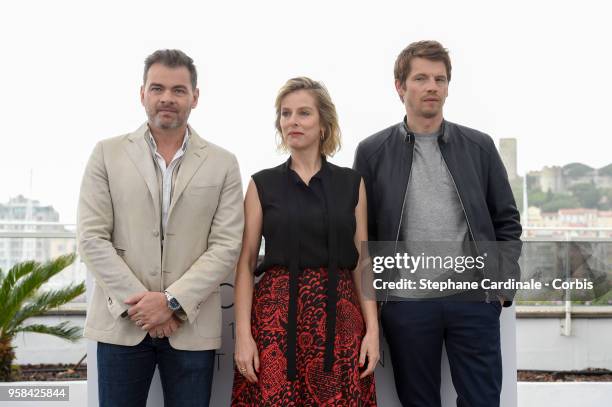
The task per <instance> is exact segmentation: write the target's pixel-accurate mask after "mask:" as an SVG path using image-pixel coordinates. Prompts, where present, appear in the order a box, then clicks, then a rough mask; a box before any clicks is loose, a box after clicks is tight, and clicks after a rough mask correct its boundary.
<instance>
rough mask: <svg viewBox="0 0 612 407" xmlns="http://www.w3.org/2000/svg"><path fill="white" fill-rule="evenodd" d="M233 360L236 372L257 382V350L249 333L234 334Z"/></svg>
mask: <svg viewBox="0 0 612 407" xmlns="http://www.w3.org/2000/svg"><path fill="white" fill-rule="evenodd" d="M234 361H235V362H236V367H237V368H238V372H240V374H241V375H243V376H244V377H245V378H246V379H247V380H248V381H249V382H250V383H257V375H256V373H259V352H257V344H255V339H253V335H251V334H250V333H248V334H244V335H240V334H237V335H236V351H235V354H234Z"/></svg>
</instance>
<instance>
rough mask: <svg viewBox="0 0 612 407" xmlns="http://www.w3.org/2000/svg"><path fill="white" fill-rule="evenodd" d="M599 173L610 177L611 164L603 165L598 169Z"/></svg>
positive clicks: (611, 171) (611, 175)
mask: <svg viewBox="0 0 612 407" xmlns="http://www.w3.org/2000/svg"><path fill="white" fill-rule="evenodd" d="M599 175H607V176H609V177H612V164H608V165H606V166H605V167H601V168H600V169H599Z"/></svg>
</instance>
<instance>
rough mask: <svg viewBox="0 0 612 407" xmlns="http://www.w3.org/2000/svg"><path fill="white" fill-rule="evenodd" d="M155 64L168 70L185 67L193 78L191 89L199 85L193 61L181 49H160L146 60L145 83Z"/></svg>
mask: <svg viewBox="0 0 612 407" xmlns="http://www.w3.org/2000/svg"><path fill="white" fill-rule="evenodd" d="M153 64H162V65H164V66H167V67H168V68H178V67H180V66H184V67H185V68H187V70H189V75H190V76H191V88H192V89H195V88H196V85H197V84H198V72H197V71H196V67H195V65H194V64H193V59H191V57H189V56H188V55H187V54H185V53H184V52H183V51H181V50H180V49H158V50H157V51H155V52H154V53H152V54H151V55H149V56H148V57H147V59H145V66H144V75H143V83H147V73H148V72H149V68H151V65H153Z"/></svg>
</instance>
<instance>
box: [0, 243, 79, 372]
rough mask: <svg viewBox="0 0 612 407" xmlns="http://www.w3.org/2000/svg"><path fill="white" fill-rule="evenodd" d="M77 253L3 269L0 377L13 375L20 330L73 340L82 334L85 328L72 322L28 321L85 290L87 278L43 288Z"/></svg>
mask: <svg viewBox="0 0 612 407" xmlns="http://www.w3.org/2000/svg"><path fill="white" fill-rule="evenodd" d="M75 257H76V255H75V254H68V255H64V256H60V257H58V258H56V259H53V260H50V261H48V262H46V263H42V264H41V263H38V262H35V261H26V262H22V263H19V264H16V265H15V266H13V267H12V268H11V269H10V270H9V271H8V272H6V273H5V272H3V271H2V270H0V381H2V380H7V379H8V378H9V377H8V376H7V375H9V374H10V372H11V369H10V365H11V363H12V361H13V359H14V352H13V350H12V349H13V348H12V346H11V341H12V340H13V338H14V337H15V335H16V334H17V333H18V332H36V333H43V334H48V335H53V336H56V337H58V338H62V339H66V340H69V341H76V340H78V339H80V338H81V328H79V327H73V326H70V325H69V324H68V322H61V323H59V324H57V325H53V326H48V325H43V324H30V325H26V321H27V320H28V319H29V318H32V317H35V316H39V315H42V314H44V313H45V312H47V311H49V310H50V309H52V308H56V307H58V306H60V305H63V304H66V303H68V302H70V301H72V300H73V299H75V298H76V297H78V296H79V295H81V294H83V293H84V292H85V283H84V282H81V283H80V284H70V285H68V286H66V287H63V288H61V289H59V290H46V291H42V290H40V288H41V287H42V285H43V284H45V283H46V282H47V281H49V279H50V278H51V277H53V276H55V275H57V274H58V273H60V272H61V271H62V270H64V269H65V268H66V267H68V266H69V265H71V264H72V263H74V260H75ZM7 364H8V365H7ZM7 372H8V373H7Z"/></svg>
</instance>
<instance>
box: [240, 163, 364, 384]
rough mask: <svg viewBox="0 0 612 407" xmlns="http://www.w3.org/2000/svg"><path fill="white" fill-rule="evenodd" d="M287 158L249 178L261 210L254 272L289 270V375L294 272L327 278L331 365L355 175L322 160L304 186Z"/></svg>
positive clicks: (352, 250) (291, 372)
mask: <svg viewBox="0 0 612 407" xmlns="http://www.w3.org/2000/svg"><path fill="white" fill-rule="evenodd" d="M290 166H291V157H289V159H288V160H287V161H286V162H285V163H284V164H281V165H279V166H277V167H274V168H269V169H266V170H263V171H260V172H258V173H256V174H254V175H253V176H252V178H253V182H254V183H255V185H256V187H257V193H258V195H259V202H260V203H261V208H262V211H263V231H262V232H263V233H262V234H263V237H264V239H265V256H264V260H263V262H262V263H261V264H260V265H259V266H258V267H257V270H256V271H255V274H256V275H260V274H262V273H264V272H265V271H266V270H267V269H269V268H270V267H272V266H283V267H287V269H288V270H289V315H288V326H287V377H288V379H289V380H293V379H295V376H296V367H295V333H296V320H297V303H296V298H297V290H298V287H297V282H298V273H299V270H303V269H305V268H315V269H316V268H320V267H325V268H327V270H328V281H327V304H326V308H327V321H326V322H327V325H326V327H327V332H326V336H327V338H326V349H325V370H327V371H331V368H332V364H333V353H334V352H333V350H334V337H335V325H336V301H337V281H338V280H337V274H338V273H337V270H338V269H350V270H352V269H354V268H355V267H356V265H357V260H358V258H359V253H358V251H357V248H356V247H355V240H354V238H355V229H356V221H355V207H356V206H357V202H358V201H359V184H360V182H361V177H360V176H359V174H358V173H357V172H356V171H354V170H352V169H350V168H343V167H338V166H336V165H333V164H331V163H328V162H327V160H326V159H325V157H323V159H322V163H321V169H320V170H319V172H317V173H316V174H315V175H314V176H313V177H312V178H311V180H310V182H309V185H306V184H305V183H304V182H303V181H302V179H301V178H300V177H299V175H298V174H297V173H296V172H295V171H293V170H292V169H291V167H290Z"/></svg>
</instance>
